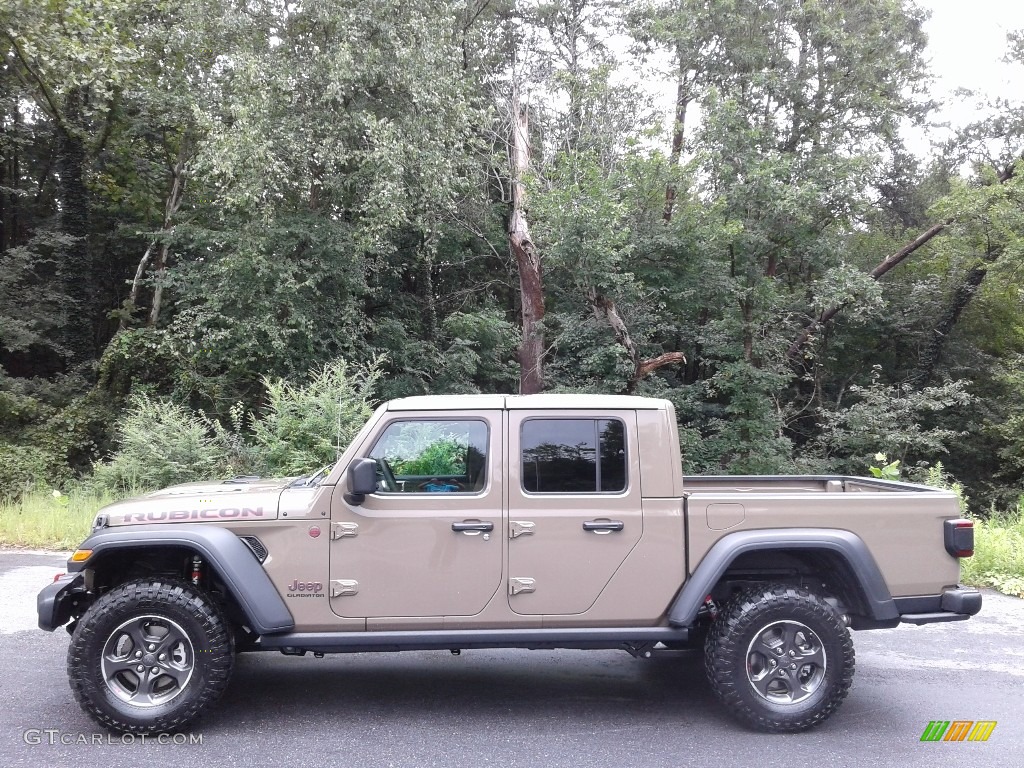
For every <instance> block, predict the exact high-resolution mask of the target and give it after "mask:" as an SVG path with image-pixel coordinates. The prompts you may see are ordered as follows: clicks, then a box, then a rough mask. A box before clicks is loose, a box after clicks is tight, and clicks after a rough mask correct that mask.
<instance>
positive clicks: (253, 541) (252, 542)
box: [240, 536, 269, 563]
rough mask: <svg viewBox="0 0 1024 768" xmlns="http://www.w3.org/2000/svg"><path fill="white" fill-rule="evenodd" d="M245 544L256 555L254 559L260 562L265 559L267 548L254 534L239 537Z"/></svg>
mask: <svg viewBox="0 0 1024 768" xmlns="http://www.w3.org/2000/svg"><path fill="white" fill-rule="evenodd" d="M240 538H241V539H242V541H243V542H245V546H247V547H248V548H249V549H251V550H252V553H253V554H254V555H256V559H257V560H259V561H260V562H261V563H262V562H263V561H264V560H266V559H267V555H268V554H269V553H268V552H267V548H266V547H265V546H263V542H262V541H260V540H259V539H257V538H256V537H255V536H241V537H240Z"/></svg>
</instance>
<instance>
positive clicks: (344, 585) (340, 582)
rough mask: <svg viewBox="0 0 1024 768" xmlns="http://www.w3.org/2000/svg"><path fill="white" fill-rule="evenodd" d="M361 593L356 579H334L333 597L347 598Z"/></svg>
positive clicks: (332, 586)
mask: <svg viewBox="0 0 1024 768" xmlns="http://www.w3.org/2000/svg"><path fill="white" fill-rule="evenodd" d="M358 593H359V582H358V581H356V580H355V579H332V580H331V597H346V596H348V595H355V594H358Z"/></svg>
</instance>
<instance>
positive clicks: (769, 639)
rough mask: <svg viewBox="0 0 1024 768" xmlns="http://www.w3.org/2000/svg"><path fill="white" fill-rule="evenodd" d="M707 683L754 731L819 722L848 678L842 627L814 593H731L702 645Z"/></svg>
mask: <svg viewBox="0 0 1024 768" xmlns="http://www.w3.org/2000/svg"><path fill="white" fill-rule="evenodd" d="M704 653H705V667H706V669H707V674H708V680H709V681H710V683H711V687H712V688H713V689H714V691H715V693H716V695H717V696H718V698H719V699H720V700H721V701H722V703H723V704H725V706H726V708H728V709H729V711H730V712H731V713H732V714H733V715H734V716H735V717H737V718H739V719H740V720H741V721H743V722H744V723H746V724H748V725H750V726H752V727H754V728H757V729H758V730H762V731H769V732H785V731H800V730H804V729H806V728H810V727H812V726H814V725H817V724H818V723H821V722H823V721H824V720H826V719H827V718H828V717H829V716H830V715H831V714H832V713H833V712H835V710H836V709H838V708H839V705H840V704H841V703H842V701H843V699H844V698H846V694H847V692H848V691H849V689H850V684H851V683H852V682H853V670H854V652H853V641H852V639H851V638H850V632H849V630H848V629H847V628H846V626H845V624H844V623H843V619H842V617H841V615H840V614H839V612H838V611H837V610H836V609H835V608H834V607H832V606H831V605H829V603H827V602H826V601H825V600H824V599H823V598H821V597H820V596H818V595H816V594H814V593H812V592H809V591H807V590H805V589H803V588H798V587H792V586H787V585H774V586H763V587H757V588H754V589H750V590H747V591H745V592H743V593H741V594H740V595H738V596H737V597H736V598H735V599H734V600H732V601H731V602H730V603H729V604H728V605H727V606H726V608H725V610H724V611H723V612H722V613H721V614H720V615H719V616H718V617H717V618H716V619H715V621H714V623H713V624H712V626H711V632H710V633H709V634H708V637H707V641H706V643H705V647H704Z"/></svg>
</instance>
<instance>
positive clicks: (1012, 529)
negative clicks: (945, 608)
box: [960, 500, 1024, 597]
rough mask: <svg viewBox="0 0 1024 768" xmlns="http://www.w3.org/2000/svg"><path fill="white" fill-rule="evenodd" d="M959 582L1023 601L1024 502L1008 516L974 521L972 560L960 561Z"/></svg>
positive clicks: (1003, 515) (997, 515) (1002, 515)
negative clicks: (994, 590) (989, 589)
mask: <svg viewBox="0 0 1024 768" xmlns="http://www.w3.org/2000/svg"><path fill="white" fill-rule="evenodd" d="M960 562H961V565H962V568H963V571H962V579H963V582H964V583H965V584H971V585H973V586H976V587H993V588H994V589H998V590H999V591H1000V592H1004V593H1005V594H1007V595H1015V596H1017V597H1024V500H1022V501H1021V502H1018V504H1017V509H1016V510H1015V511H1013V512H1011V513H1003V514H994V515H992V516H991V517H989V519H988V520H975V521H974V557H971V558H968V559H966V560H961V561H960Z"/></svg>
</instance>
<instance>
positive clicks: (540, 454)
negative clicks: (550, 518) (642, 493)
mask: <svg viewBox="0 0 1024 768" xmlns="http://www.w3.org/2000/svg"><path fill="white" fill-rule="evenodd" d="M520 448H521V450H522V478H523V489H524V490H526V491H528V492H529V493H614V492H617V491H623V490H625V488H626V436H625V429H624V426H623V423H622V422H621V421H619V420H618V419H530V420H529V421H525V422H523V426H522V431H521V434H520Z"/></svg>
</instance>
